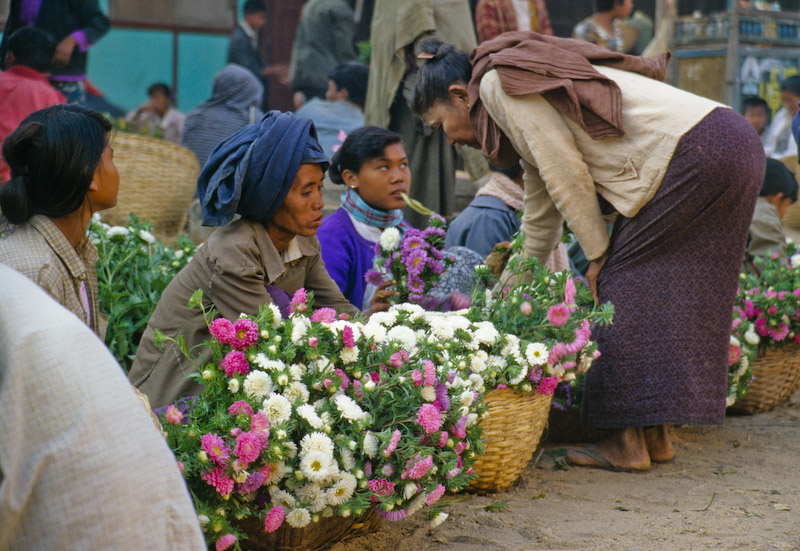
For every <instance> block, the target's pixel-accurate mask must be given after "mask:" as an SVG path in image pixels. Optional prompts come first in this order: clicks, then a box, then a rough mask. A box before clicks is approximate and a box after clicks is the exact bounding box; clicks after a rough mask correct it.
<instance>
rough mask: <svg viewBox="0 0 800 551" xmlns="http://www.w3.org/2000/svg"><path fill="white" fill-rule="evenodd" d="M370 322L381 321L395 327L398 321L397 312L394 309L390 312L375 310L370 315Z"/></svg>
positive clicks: (380, 322) (387, 325) (385, 324)
mask: <svg viewBox="0 0 800 551" xmlns="http://www.w3.org/2000/svg"><path fill="white" fill-rule="evenodd" d="M369 323H370V324H373V323H379V324H381V325H384V326H386V327H393V326H394V324H395V323H397V312H394V311H392V310H390V311H388V312H375V313H374V314H372V315H371V316H370V317H369Z"/></svg>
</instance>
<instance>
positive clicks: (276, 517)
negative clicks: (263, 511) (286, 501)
mask: <svg viewBox="0 0 800 551" xmlns="http://www.w3.org/2000/svg"><path fill="white" fill-rule="evenodd" d="M285 516H286V512H285V511H284V510H283V507H281V506H280V505H276V506H275V507H273V508H272V509H270V510H269V513H267V516H266V518H265V519H264V531H265V532H274V531H275V530H277V529H278V528H280V527H281V524H283V518H284V517H285Z"/></svg>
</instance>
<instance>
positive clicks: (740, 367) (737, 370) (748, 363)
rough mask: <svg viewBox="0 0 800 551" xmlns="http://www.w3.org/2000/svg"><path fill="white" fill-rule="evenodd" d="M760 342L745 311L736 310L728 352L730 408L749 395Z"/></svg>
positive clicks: (728, 399) (728, 398)
mask: <svg viewBox="0 0 800 551" xmlns="http://www.w3.org/2000/svg"><path fill="white" fill-rule="evenodd" d="M760 340H761V339H760V337H759V336H758V334H757V333H756V332H755V325H754V324H753V323H752V322H749V321H747V319H746V318H745V316H744V312H743V311H740V309H739V308H734V309H733V325H732V326H731V341H730V348H729V350H728V397H727V400H726V402H727V406H728V407H730V406H732V405H733V404H734V402H736V400H737V399H739V398H743V397H744V396H745V395H746V394H747V390H748V387H749V386H750V381H751V380H752V379H753V368H752V362H753V360H754V359H755V357H756V351H757V347H758V343H759V342H760Z"/></svg>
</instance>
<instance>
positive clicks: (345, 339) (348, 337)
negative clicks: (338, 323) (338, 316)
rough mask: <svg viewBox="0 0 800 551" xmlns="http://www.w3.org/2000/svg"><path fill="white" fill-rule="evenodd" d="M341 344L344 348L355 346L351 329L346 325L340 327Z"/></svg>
mask: <svg viewBox="0 0 800 551" xmlns="http://www.w3.org/2000/svg"><path fill="white" fill-rule="evenodd" d="M342 344H343V345H344V347H345V348H354V347H355V346H356V339H355V338H354V335H353V329H352V328H351V327H349V326H347V325H345V326H344V328H343V329H342Z"/></svg>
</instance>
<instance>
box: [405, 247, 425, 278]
mask: <svg viewBox="0 0 800 551" xmlns="http://www.w3.org/2000/svg"><path fill="white" fill-rule="evenodd" d="M427 261H428V253H427V252H425V249H414V250H413V251H411V252H410V253H408V256H406V257H405V260H404V263H405V265H406V271H408V275H409V276H418V275H420V274H421V273H422V270H424V269H425V266H426V265H427V264H428V262H427Z"/></svg>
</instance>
